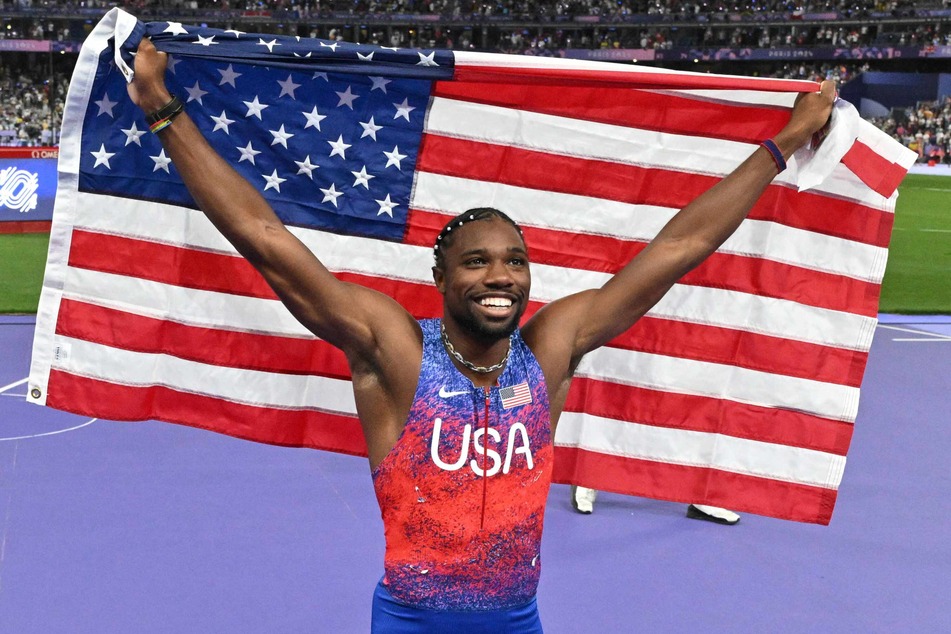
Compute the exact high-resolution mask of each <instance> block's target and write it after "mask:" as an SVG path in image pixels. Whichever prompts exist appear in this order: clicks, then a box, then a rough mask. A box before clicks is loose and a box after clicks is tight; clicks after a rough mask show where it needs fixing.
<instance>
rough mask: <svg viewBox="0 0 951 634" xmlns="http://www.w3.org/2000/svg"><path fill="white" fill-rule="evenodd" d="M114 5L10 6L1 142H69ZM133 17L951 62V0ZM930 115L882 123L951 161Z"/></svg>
mask: <svg viewBox="0 0 951 634" xmlns="http://www.w3.org/2000/svg"><path fill="white" fill-rule="evenodd" d="M111 6H112V3H107V2H104V1H102V0H81V1H79V2H73V1H68V2H56V1H52V0H0V20H2V22H0V94H2V97H0V144H3V145H43V144H49V143H51V142H55V140H56V131H57V129H58V127H59V116H60V113H61V111H62V102H63V96H64V94H65V87H66V85H67V78H68V77H69V74H70V72H71V67H72V64H73V63H74V62H75V53H76V51H78V48H79V45H80V44H81V42H82V40H83V38H84V37H85V35H86V34H87V33H88V32H89V31H90V30H91V28H92V26H93V25H94V24H95V23H96V22H97V21H98V19H99V18H100V17H101V16H102V14H104V13H105V12H106V11H107V10H108V9H109V8H110V7H111ZM126 8H127V9H128V10H129V11H130V12H132V13H134V14H135V15H137V16H138V17H140V18H141V19H144V20H172V21H180V22H183V23H192V24H204V25H207V26H212V27H222V28H237V29H241V30H245V31H253V32H263V33H280V34H288V35H299V36H302V37H308V36H309V37H323V38H328V39H340V40H347V41H352V42H363V43H372V44H380V45H384V46H401V47H422V48H450V49H469V50H487V51H498V52H506V53H521V54H529V55H558V56H565V57H576V58H581V59H603V60H609V61H618V62H626V63H630V62H631V61H636V62H638V63H646V64H658V65H665V66H669V67H675V68H688V69H691V70H699V71H714V72H725V73H733V74H744V75H763V76H774V77H795V78H802V79H816V80H820V79H829V78H835V79H837V80H839V82H840V83H845V82H848V81H850V80H852V79H854V78H855V77H857V76H858V75H860V74H861V73H862V72H864V71H867V70H889V71H914V72H928V71H937V72H940V71H941V70H944V68H946V67H947V65H948V64H947V60H948V59H949V58H951V0H926V1H924V2H912V1H909V0H891V1H881V0H819V1H815V2H809V1H805V2H792V1H787V0H706V1H698V0H667V1H661V0H559V1H556V2H542V1H540V0H323V1H321V0H134V1H133V2H129V3H126ZM14 40H16V41H14ZM936 96H937V95H936ZM922 108H925V107H924V106H921V107H918V106H915V107H908V109H907V110H906V107H905V106H903V107H901V108H893V109H892V112H891V114H890V116H887V117H879V118H878V119H876V121H877V122H878V123H879V124H880V125H882V126H883V127H885V128H886V129H887V130H889V131H890V132H891V133H893V134H895V135H896V137H897V138H899V139H900V140H902V142H904V143H906V145H909V146H910V147H913V149H918V150H919V153H920V155H921V156H922V160H928V157H929V156H931V155H932V154H934V155H936V156H937V154H939V153H940V156H941V158H942V159H943V158H944V157H947V156H948V145H947V144H948V139H947V136H946V134H945V131H946V130H947V129H948V121H947V109H948V106H947V104H946V103H945V104H944V105H943V106H942V107H941V108H938V107H936V106H933V107H932V108H931V109H930V110H929V109H927V108H925V109H924V110H922ZM925 112H931V113H932V116H931V117H930V118H929V117H927V116H926V115H925V114H924V113H925ZM935 112H938V113H939V114H935ZM922 122H925V123H922ZM926 135H927V136H926ZM919 148H920V149H919ZM934 148H937V149H935V151H934V152H929V149H934Z"/></svg>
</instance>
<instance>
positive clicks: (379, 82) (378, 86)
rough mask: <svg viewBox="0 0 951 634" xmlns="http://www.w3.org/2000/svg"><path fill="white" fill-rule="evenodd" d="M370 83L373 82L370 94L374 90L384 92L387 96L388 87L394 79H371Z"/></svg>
mask: <svg viewBox="0 0 951 634" xmlns="http://www.w3.org/2000/svg"><path fill="white" fill-rule="evenodd" d="M370 81H372V82H373V85H372V86H370V92H373V91H374V90H382V91H383V94H384V95H385V94H386V85H387V84H388V83H390V82H391V81H393V80H392V79H386V78H385V77H371V78H370Z"/></svg>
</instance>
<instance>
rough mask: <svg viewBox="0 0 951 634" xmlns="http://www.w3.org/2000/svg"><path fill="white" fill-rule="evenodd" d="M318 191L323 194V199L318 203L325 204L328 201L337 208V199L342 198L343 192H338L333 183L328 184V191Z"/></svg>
mask: <svg viewBox="0 0 951 634" xmlns="http://www.w3.org/2000/svg"><path fill="white" fill-rule="evenodd" d="M320 191H321V192H323V194H324V199H323V200H321V201H320V202H322V203H325V202H327V201H328V200H329V201H330V202H332V203H333V205H334V207H336V206H337V198H339V197H340V196H343V192H338V191H337V189H336V187H335V186H334V184H333V183H331V184H330V189H324V188H323V187H321V188H320Z"/></svg>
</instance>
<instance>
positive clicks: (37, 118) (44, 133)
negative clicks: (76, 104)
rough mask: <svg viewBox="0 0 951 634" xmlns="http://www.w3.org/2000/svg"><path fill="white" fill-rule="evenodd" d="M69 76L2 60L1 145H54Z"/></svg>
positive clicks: (0, 99) (0, 88)
mask: <svg viewBox="0 0 951 634" xmlns="http://www.w3.org/2000/svg"><path fill="white" fill-rule="evenodd" d="M67 81H68V80H67V78H66V76H65V75H64V74H61V73H56V74H55V75H54V76H53V77H52V79H51V78H50V74H49V71H48V70H42V69H38V68H36V67H29V66H25V67H24V66H19V67H11V66H8V65H4V64H2V63H0V95H2V98H0V145H20V146H23V145H28V146H35V145H51V144H52V143H53V142H54V141H55V139H56V136H55V132H56V130H58V129H59V125H60V120H61V119H62V114H63V103H64V101H65V97H66V86H67Z"/></svg>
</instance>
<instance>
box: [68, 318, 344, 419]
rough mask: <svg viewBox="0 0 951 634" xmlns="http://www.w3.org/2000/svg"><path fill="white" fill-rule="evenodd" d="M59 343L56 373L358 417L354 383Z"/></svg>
mask: <svg viewBox="0 0 951 634" xmlns="http://www.w3.org/2000/svg"><path fill="white" fill-rule="evenodd" d="M54 343H55V344H56V345H60V346H63V345H64V344H65V347H66V348H67V349H68V350H69V353H68V355H67V356H66V358H65V359H64V360H62V361H59V362H54V364H53V367H55V368H57V369H59V370H64V371H66V372H70V373H73V374H78V375H80V376H85V377H91V378H95V379H101V380H105V381H110V382H113V383H118V384H120V385H131V386H149V385H162V386H165V387H169V388H173V389H175V390H180V391H182V392H188V393H191V394H201V395H205V396H213V397H218V398H225V399H227V400H229V401H234V402H236V403H246V404H249V405H257V406H261V407H277V408H281V409H304V408H306V409H318V410H324V411H331V412H338V413H342V414H351V415H355V414H356V411H357V410H356V405H355V404H354V401H353V390H352V387H351V383H350V381H343V380H340V379H333V378H327V377H321V376H310V375H297V374H278V373H274V372H260V371H257V370H245V369H239V368H229V367H224V366H219V365H211V364H206V363H200V362H196V361H189V360H186V359H180V358H178V357H173V356H170V355H165V354H152V353H143V352H131V351H129V350H121V349H119V348H112V347H109V346H103V345H100V344H96V343H92V342H89V341H83V340H82V339H73V338H71V337H63V336H57V337H55V340H54Z"/></svg>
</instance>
